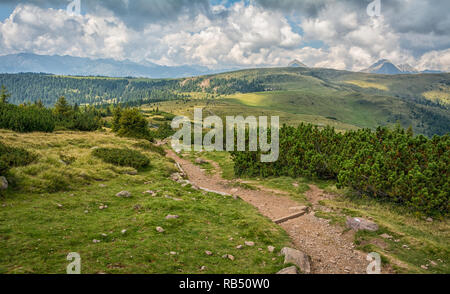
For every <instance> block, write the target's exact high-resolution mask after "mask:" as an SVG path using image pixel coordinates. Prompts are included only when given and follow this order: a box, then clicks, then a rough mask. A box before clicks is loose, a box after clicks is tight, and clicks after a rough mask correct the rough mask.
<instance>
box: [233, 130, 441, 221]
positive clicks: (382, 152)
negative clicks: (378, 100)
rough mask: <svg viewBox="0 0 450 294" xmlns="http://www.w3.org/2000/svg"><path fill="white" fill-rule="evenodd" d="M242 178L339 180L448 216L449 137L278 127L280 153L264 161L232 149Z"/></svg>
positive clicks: (380, 196)
mask: <svg viewBox="0 0 450 294" xmlns="http://www.w3.org/2000/svg"><path fill="white" fill-rule="evenodd" d="M232 157H233V160H234V162H235V173H236V174H237V175H239V176H242V175H248V176H262V177H267V176H291V177H298V176H307V177H317V178H320V179H335V180H337V184H338V186H339V187H350V188H352V189H354V190H355V191H357V192H358V193H360V194H364V195H369V196H371V197H374V198H378V199H386V200H389V201H393V202H397V203H402V204H406V205H407V206H409V207H411V208H413V209H414V210H418V211H423V212H425V213H428V214H448V212H449V198H450V180H449V178H450V177H449V176H450V135H448V134H447V135H444V136H435V137H433V138H432V139H427V138H426V137H424V136H417V137H414V136H413V135H412V132H411V131H405V130H403V129H401V128H396V129H394V130H390V129H387V128H381V127H380V128H378V129H377V130H376V131H371V130H368V129H364V130H358V131H350V132H347V133H345V134H341V133H337V132H335V131H334V129H332V128H325V129H323V130H321V129H319V128H317V127H314V126H312V125H304V124H302V125H300V126H299V127H298V128H294V127H287V126H283V128H281V129H280V157H279V159H278V161H277V162H274V163H261V162H260V153H259V152H232Z"/></svg>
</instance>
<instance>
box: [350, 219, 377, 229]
mask: <svg viewBox="0 0 450 294" xmlns="http://www.w3.org/2000/svg"><path fill="white" fill-rule="evenodd" d="M347 227H349V228H351V229H353V230H355V231H370V232H376V231H378V225H377V224H376V223H374V222H371V221H369V220H366V219H363V218H360V217H353V218H352V217H348V218H347Z"/></svg>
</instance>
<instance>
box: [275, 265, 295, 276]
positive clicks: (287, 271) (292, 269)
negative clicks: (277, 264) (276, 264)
mask: <svg viewBox="0 0 450 294" xmlns="http://www.w3.org/2000/svg"><path fill="white" fill-rule="evenodd" d="M298 274H299V272H298V270H297V267H296V266H290V267H287V268H284V269H282V270H281V271H279V272H278V273H277V275H298Z"/></svg>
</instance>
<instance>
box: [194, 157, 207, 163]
mask: <svg viewBox="0 0 450 294" xmlns="http://www.w3.org/2000/svg"><path fill="white" fill-rule="evenodd" d="M195 163H197V164H205V163H208V162H207V161H206V160H204V159H203V158H197V159H196V160H195Z"/></svg>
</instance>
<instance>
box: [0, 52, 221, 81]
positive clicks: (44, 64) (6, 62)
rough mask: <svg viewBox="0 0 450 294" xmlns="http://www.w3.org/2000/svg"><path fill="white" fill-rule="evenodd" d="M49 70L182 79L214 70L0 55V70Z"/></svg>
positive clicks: (25, 55) (130, 62) (64, 57)
mask: <svg viewBox="0 0 450 294" xmlns="http://www.w3.org/2000/svg"><path fill="white" fill-rule="evenodd" d="M20 72H34V73H40V72H42V73H52V74H56V75H80V76H108V77H128V76H130V77H147V78H182V77H190V76H198V75H203V74H211V73H217V72H214V71H211V70H209V69H208V68H206V67H201V66H174V67H171V66H161V65H158V64H154V63H151V62H146V63H145V64H138V63H135V62H132V61H127V60H126V61H116V60H113V59H90V58H80V57H72V56H59V55H53V56H48V55H37V54H31V53H21V54H11V55H4V56H0V73H20Z"/></svg>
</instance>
